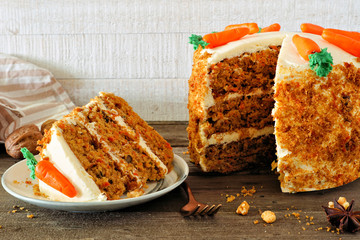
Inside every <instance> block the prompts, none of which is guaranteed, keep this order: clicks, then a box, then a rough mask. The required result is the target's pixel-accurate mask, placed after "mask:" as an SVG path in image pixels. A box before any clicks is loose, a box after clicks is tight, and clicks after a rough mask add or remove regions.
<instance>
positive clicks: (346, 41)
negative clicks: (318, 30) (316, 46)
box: [321, 30, 360, 57]
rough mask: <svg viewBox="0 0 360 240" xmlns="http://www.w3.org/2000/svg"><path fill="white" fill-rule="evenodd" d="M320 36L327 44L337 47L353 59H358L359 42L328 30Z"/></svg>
mask: <svg viewBox="0 0 360 240" xmlns="http://www.w3.org/2000/svg"><path fill="white" fill-rule="evenodd" d="M321 36H322V38H323V39H325V40H326V41H328V42H329V43H332V44H334V45H335V46H338V47H339V48H341V49H343V50H344V51H346V52H348V53H350V54H352V55H354V56H355V57H360V40H357V39H355V38H351V37H348V36H345V35H342V34H338V33H335V32H334V31H328V30H327V31H325V30H324V31H323V33H322V35H321Z"/></svg>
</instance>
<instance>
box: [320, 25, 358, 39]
mask: <svg viewBox="0 0 360 240" xmlns="http://www.w3.org/2000/svg"><path fill="white" fill-rule="evenodd" d="M324 31H325V32H332V33H337V34H341V35H345V36H347V37H351V38H354V39H357V40H360V33H359V32H353V31H345V30H340V29H333V28H326V29H324Z"/></svg>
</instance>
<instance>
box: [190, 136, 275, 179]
mask: <svg viewBox="0 0 360 240" xmlns="http://www.w3.org/2000/svg"><path fill="white" fill-rule="evenodd" d="M204 151H205V155H204V156H202V155H201V154H199V152H197V151H194V150H193V148H190V156H191V159H194V160H195V161H194V162H195V163H196V164H198V165H200V167H201V168H202V169H203V170H204V171H205V172H220V173H230V172H233V171H239V170H245V169H246V170H250V169H252V168H256V169H257V170H260V169H262V170H264V169H267V170H270V164H271V162H272V161H273V160H274V159H275V138H274V135H272V134H270V135H265V136H259V137H257V138H253V139H249V138H246V139H242V140H240V141H232V142H230V143H225V144H216V145H209V146H207V147H206V148H205V150H204ZM205 159H206V160H205ZM252 170H254V169H252Z"/></svg>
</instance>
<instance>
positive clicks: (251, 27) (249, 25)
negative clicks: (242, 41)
mask: <svg viewBox="0 0 360 240" xmlns="http://www.w3.org/2000/svg"><path fill="white" fill-rule="evenodd" d="M240 27H242V28H243V27H246V28H248V29H249V34H253V33H257V32H259V27H258V25H257V23H241V24H233V25H229V26H227V27H225V30H231V29H234V28H240Z"/></svg>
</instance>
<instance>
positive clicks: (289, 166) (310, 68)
mask: <svg viewBox="0 0 360 240" xmlns="http://www.w3.org/2000/svg"><path fill="white" fill-rule="evenodd" d="M237 27H239V26H237ZM242 27H243V26H240V28H242ZM245 28H247V29H248V30H246V29H245V30H244V32H243V33H241V34H242V36H241V35H240V37H239V36H238V37H237V38H236V37H234V38H232V39H230V40H229V41H228V42H226V41H224V42H225V43H224V42H221V41H220V40H221V38H222V37H223V36H226V38H229V34H232V35H231V36H233V35H234V34H235V35H236V34H238V33H230V31H231V29H230V30H229V29H226V30H225V31H224V32H220V33H212V34H208V35H205V36H204V37H203V38H201V36H195V35H194V36H192V37H191V39H190V40H191V43H193V44H194V46H195V48H197V50H196V51H195V53H194V58H193V61H194V64H193V70H192V74H191V77H190V79H189V102H188V109H189V126H188V128H187V131H188V137H189V152H190V157H191V161H193V162H194V163H195V164H197V165H198V166H199V167H200V168H201V169H202V170H203V171H204V172H220V173H229V172H233V171H239V170H248V169H250V168H252V169H254V168H255V169H258V168H262V167H263V166H267V167H268V168H270V165H271V162H273V161H274V160H276V161H275V162H274V164H273V165H272V166H273V167H274V168H277V171H278V172H279V173H280V176H279V179H280V182H281V189H282V191H283V192H301V191H311V190H319V189H326V188H332V187H337V186H340V185H343V184H346V183H349V182H351V181H353V180H355V179H357V178H358V177H360V145H359V133H360V97H359V92H360V70H359V67H360V60H359V58H358V57H359V56H356V54H357V53H355V54H354V53H351V52H349V51H348V49H347V48H348V47H345V49H344V47H342V46H340V45H341V44H340V45H339V44H338V43H331V42H332V40H331V39H329V38H327V36H324V34H323V36H320V35H321V34H322V32H321V33H320V35H318V34H312V33H292V32H279V31H276V32H261V31H260V32H259V33H258V30H259V28H257V30H256V31H255V32H251V28H249V27H248V26H245ZM226 34H227V35H226ZM212 35H217V36H216V37H214V36H212ZM295 35H297V37H299V38H300V39H301V40H303V39H310V40H311V41H312V42H314V43H315V45H316V46H318V48H319V50H316V51H315V50H314V51H313V50H312V51H311V52H310V53H311V54H314V53H316V54H314V55H316V57H312V56H311V57H310V61H309V59H304V57H302V55H301V53H302V51H303V50H302V47H304V46H305V48H306V46H307V45H306V43H300V44H298V43H296V41H295V40H296V37H294V36H295ZM214 39H216V41H215V40H214ZM234 39H236V40H234ZM293 39H294V40H293ZM326 39H327V40H326ZM305 42H308V40H305ZM218 44H219V45H218ZM209 46H210V47H209ZM339 46H340V47H341V48H340V47H339ZM306 56H307V55H306ZM309 56H310V55H309ZM305 58H306V57H305ZM324 72H325V73H324ZM276 156H277V157H276Z"/></svg>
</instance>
